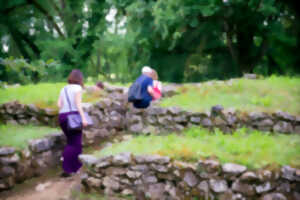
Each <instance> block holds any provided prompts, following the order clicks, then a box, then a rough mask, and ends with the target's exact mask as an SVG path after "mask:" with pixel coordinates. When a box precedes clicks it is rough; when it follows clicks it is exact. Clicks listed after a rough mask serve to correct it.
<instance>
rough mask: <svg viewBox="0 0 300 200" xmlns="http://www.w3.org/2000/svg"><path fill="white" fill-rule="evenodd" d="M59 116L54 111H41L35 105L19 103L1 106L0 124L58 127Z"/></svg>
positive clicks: (47, 109)
mask: <svg viewBox="0 0 300 200" xmlns="http://www.w3.org/2000/svg"><path fill="white" fill-rule="evenodd" d="M57 116H58V114H57V111H56V110H54V109H50V108H45V109H41V108H38V107H37V106H35V105H33V104H29V105H26V104H21V103H19V102H18V101H13V102H8V103H5V104H2V105H0V123H10V124H21V125H24V124H29V123H30V124H36V125H48V126H56V125H57Z"/></svg>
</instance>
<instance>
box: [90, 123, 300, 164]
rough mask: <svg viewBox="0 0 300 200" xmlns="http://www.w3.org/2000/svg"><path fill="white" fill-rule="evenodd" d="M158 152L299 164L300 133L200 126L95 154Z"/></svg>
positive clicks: (140, 138) (190, 158)
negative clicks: (232, 130)
mask: <svg viewBox="0 0 300 200" xmlns="http://www.w3.org/2000/svg"><path fill="white" fill-rule="evenodd" d="M121 152H132V153H133V154H159V155H165V156H169V157H172V158H174V159H178V160H185V161H197V160H199V159H201V158H205V157H217V158H218V159H219V160H220V161H221V162H222V163H225V162H234V163H240V164H243V165H246V166H248V167H249V168H259V167H262V166H266V165H268V164H272V165H275V166H276V165H287V164H288V165H291V166H295V167H300V136H299V135H283V134H268V133H261V132H259V131H251V133H250V131H249V130H247V129H240V130H238V131H236V132H235V133H234V134H233V135H228V134H223V133H221V132H220V131H216V132H215V133H214V134H211V133H209V132H208V131H207V130H205V129H201V128H198V127H195V128H191V129H189V130H187V131H185V133H184V135H176V134H171V135H168V136H138V137H136V138H134V139H132V140H130V141H126V142H122V143H118V144H113V145H112V146H111V147H108V148H105V149H104V150H102V151H100V152H97V153H95V155H96V156H104V155H115V154H118V153H121Z"/></svg>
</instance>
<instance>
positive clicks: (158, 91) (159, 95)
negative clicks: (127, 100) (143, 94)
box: [153, 87, 161, 100]
mask: <svg viewBox="0 0 300 200" xmlns="http://www.w3.org/2000/svg"><path fill="white" fill-rule="evenodd" d="M153 90H154V100H156V99H159V98H161V91H160V90H159V89H158V87H154V88H153Z"/></svg>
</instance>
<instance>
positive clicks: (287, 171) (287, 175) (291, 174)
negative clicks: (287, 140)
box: [281, 166, 296, 181]
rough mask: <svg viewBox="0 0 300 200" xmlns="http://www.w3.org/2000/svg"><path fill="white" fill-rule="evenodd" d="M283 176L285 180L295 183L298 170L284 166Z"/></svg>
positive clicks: (282, 169)
mask: <svg viewBox="0 0 300 200" xmlns="http://www.w3.org/2000/svg"><path fill="white" fill-rule="evenodd" d="M281 174H282V175H281V176H282V178H284V179H287V180H289V181H294V180H295V174H296V169H295V168H292V167H290V166H283V167H282V168H281Z"/></svg>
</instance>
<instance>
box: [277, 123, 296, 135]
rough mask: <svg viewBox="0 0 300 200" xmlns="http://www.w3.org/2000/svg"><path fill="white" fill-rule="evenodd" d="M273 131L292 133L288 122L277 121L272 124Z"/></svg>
mask: <svg viewBox="0 0 300 200" xmlns="http://www.w3.org/2000/svg"><path fill="white" fill-rule="evenodd" d="M273 131H274V132H279V133H292V132H293V127H292V125H291V124H290V123H289V122H285V121H279V122H277V123H276V124H275V125H274V127H273Z"/></svg>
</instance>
